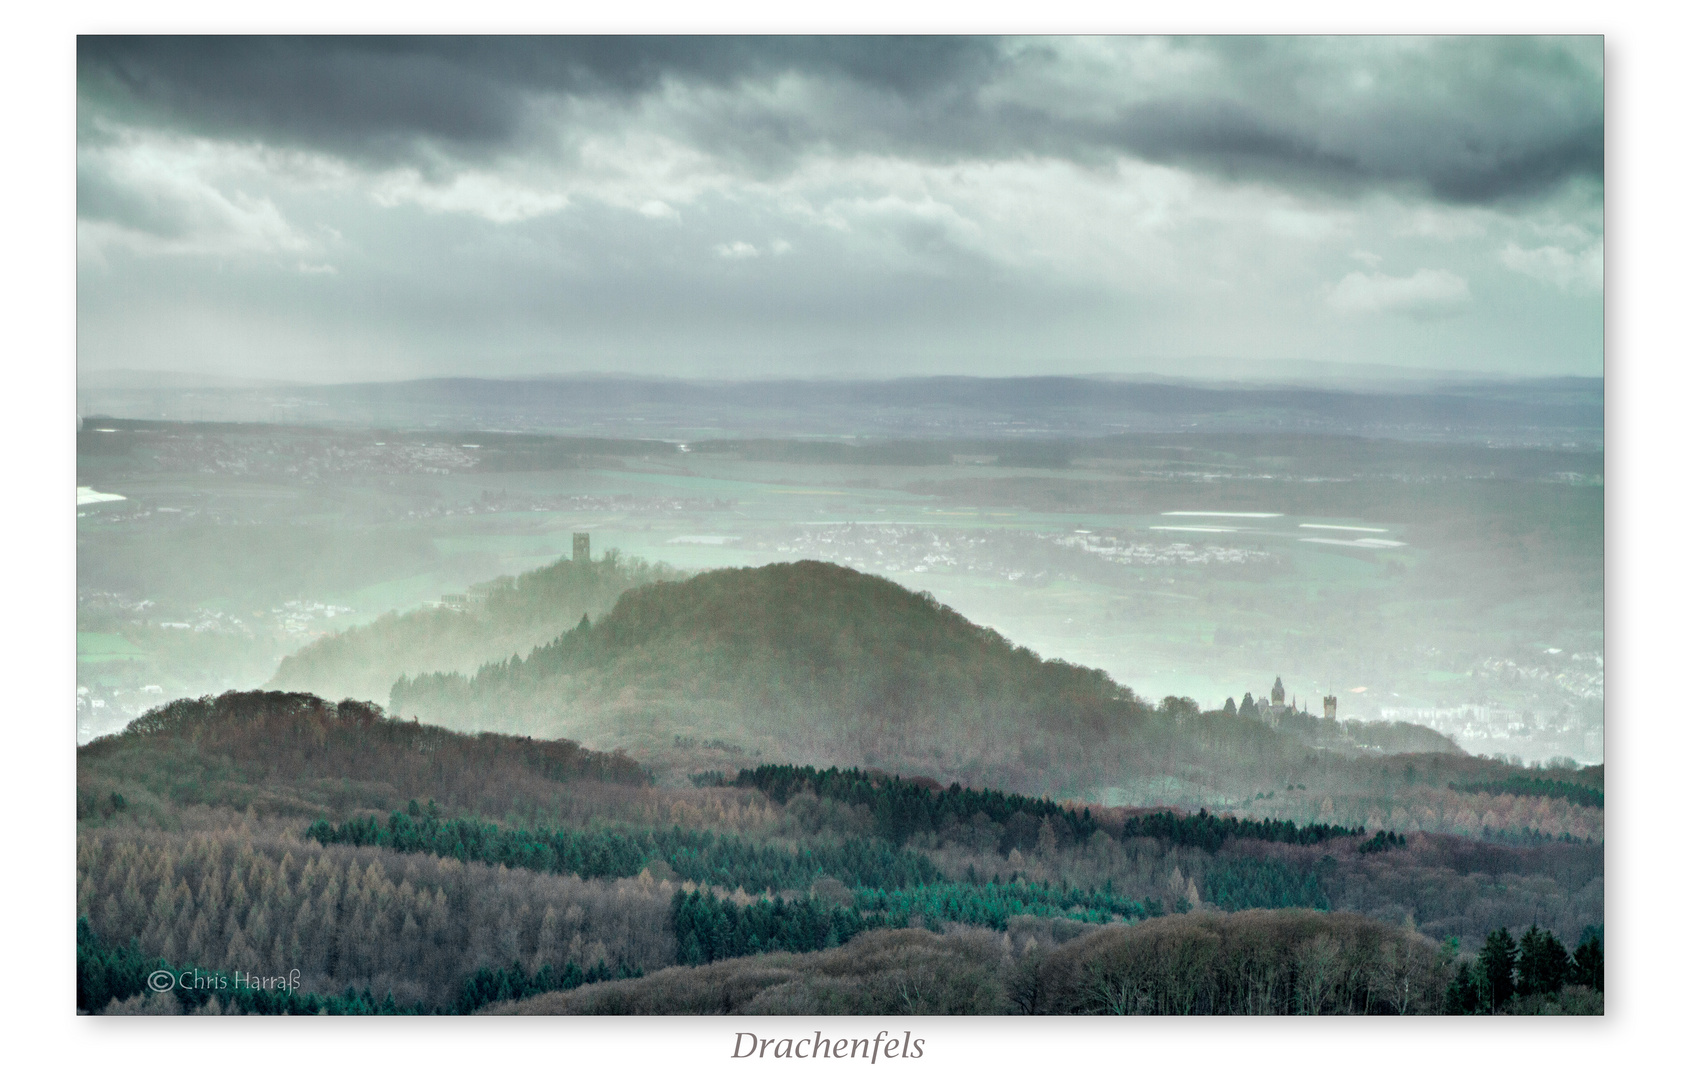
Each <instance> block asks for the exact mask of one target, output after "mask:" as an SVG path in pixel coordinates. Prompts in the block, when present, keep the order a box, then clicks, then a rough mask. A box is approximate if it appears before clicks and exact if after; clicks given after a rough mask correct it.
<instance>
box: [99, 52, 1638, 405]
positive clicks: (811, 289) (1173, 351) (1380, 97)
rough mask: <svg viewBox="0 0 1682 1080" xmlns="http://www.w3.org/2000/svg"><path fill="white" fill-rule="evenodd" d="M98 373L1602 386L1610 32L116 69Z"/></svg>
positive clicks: (273, 59) (255, 58)
mask: <svg viewBox="0 0 1682 1080" xmlns="http://www.w3.org/2000/svg"><path fill="white" fill-rule="evenodd" d="M77 82H78V94H77V214H78V224H77V246H78V251H77V263H78V287H77V294H78V304H77V309H78V310H77V324H78V360H79V365H80V368H81V370H82V371H83V373H84V374H86V373H91V372H96V371H107V370H113V369H151V370H167V371H185V372H198V373H215V374H220V375H228V376H239V377H256V378H277V379H288V380H300V381H315V380H335V381H336V380H341V379H356V380H361V379H392V378H407V377H416V376H428V375H460V374H470V375H527V374H540V373H563V372H579V371H592V372H619V373H634V374H666V375H678V376H707V377H719V376H740V377H748V376H763V375H775V376H797V377H802V376H826V377H828V376H889V375H905V374H937V373H943V374H982V375H1004V374H1023V373H1098V372H1118V373H1120V372H1128V371H1159V372H1165V373H1173V372H1175V371H1176V370H1188V371H1189V370H1195V368H1196V364H1195V363H1194V362H1193V361H1194V360H1195V358H1222V359H1224V360H1226V361H1229V362H1234V363H1237V364H1238V365H1239V367H1240V368H1241V369H1242V370H1243V371H1245V372H1250V373H1253V374H1255V375H1256V376H1260V377H1265V376H1267V375H1268V374H1269V373H1271V372H1276V371H1281V370H1284V369H1285V368H1286V367H1288V366H1289V365H1290V364H1292V363H1294V362H1297V361H1317V362H1330V363H1337V364H1354V365H1389V366H1396V365H1399V366H1404V367H1411V368H1421V369H1436V370H1457V371H1487V372H1496V373H1507V374H1514V375H1557V374H1573V375H1595V376H1598V375H1600V374H1601V373H1602V370H1603V350H1602V328H1603V317H1602V291H1603V284H1602V282H1603V276H1604V275H1603V269H1602V267H1603V235H1604V230H1603V217H1604V199H1603V189H1604V185H1603V168H1602V160H1603V140H1604V119H1603V116H1604V72H1603V63H1602V50H1601V41H1600V39H1599V38H1576V39H1535V38H1499V37H1485V38H1439V39H1407V38H1347V37H1343V38H1231V39H1149V38H1075V39H1063V38H1045V37H1034V38H1025V39H1004V40H998V39H990V38H909V39H893V38H839V39H836V38H830V39H819V38H730V37H705V38H675V39H669V38H647V37H628V38H605V39H604V38H486V39H472V38H406V39H381V38H352V39H337V38H303V39H291V38H287V39H282V38H204V37H196V38H185V39H179V38H139V39H129V38H102V37H84V38H82V39H80V41H79V45H78V64H77Z"/></svg>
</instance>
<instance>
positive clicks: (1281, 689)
mask: <svg viewBox="0 0 1682 1080" xmlns="http://www.w3.org/2000/svg"><path fill="white" fill-rule="evenodd" d="M1271 697H1272V699H1273V704H1275V705H1283V704H1285V680H1284V679H1282V678H1280V677H1279V676H1277V675H1275V676H1274V677H1273V693H1272V695H1271Z"/></svg>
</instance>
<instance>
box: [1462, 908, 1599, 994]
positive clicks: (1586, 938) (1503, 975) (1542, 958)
mask: <svg viewBox="0 0 1682 1080" xmlns="http://www.w3.org/2000/svg"><path fill="white" fill-rule="evenodd" d="M1600 929H1601V928H1600V927H1598V926H1593V927H1588V928H1585V929H1584V931H1583V933H1582V935H1581V938H1580V939H1579V941H1578V943H1577V951H1576V952H1574V953H1568V952H1566V950H1565V946H1564V945H1563V944H1561V943H1560V940H1559V938H1557V937H1555V936H1554V932H1553V931H1552V930H1543V929H1540V928H1538V927H1537V926H1536V924H1534V923H1532V924H1531V926H1530V929H1529V930H1526V931H1525V932H1524V936H1523V937H1522V938H1520V939H1519V940H1518V941H1516V942H1515V941H1514V940H1513V935H1512V934H1511V933H1510V932H1509V931H1508V930H1507V928H1506V927H1504V926H1503V927H1501V928H1499V929H1497V930H1494V931H1492V932H1491V933H1490V935H1489V936H1488V937H1487V938H1485V939H1484V943H1483V948H1481V949H1479V950H1478V956H1477V959H1476V960H1474V961H1471V962H1466V961H1462V962H1461V963H1459V964H1458V965H1456V967H1455V971H1454V979H1453V981H1452V982H1450V983H1449V986H1448V990H1447V991H1446V992H1445V994H1444V998H1443V1011H1444V1012H1446V1013H1450V1014H1459V1015H1468V1014H1479V1013H1497V1012H1502V1011H1508V1010H1512V1011H1544V1010H1545V1009H1546V1005H1548V1004H1552V1005H1554V1006H1556V1007H1558V1006H1560V1005H1562V1004H1564V1003H1563V1002H1561V1001H1560V995H1561V993H1562V991H1564V990H1565V989H1566V988H1567V987H1582V988H1583V989H1584V990H1592V991H1595V992H1597V993H1604V992H1605V989H1606V956H1605V951H1604V949H1603V947H1602V945H1601V940H1600ZM1449 947H1450V948H1452V947H1453V946H1452V944H1451V945H1450V946H1449ZM1527 998H1528V999H1532V1000H1531V1001H1529V1002H1524V1001H1523V1000H1522V999H1527ZM1537 998H1543V999H1552V1000H1551V1001H1548V1002H1541V1001H1536V1000H1534V999H1537ZM1515 999H1520V1000H1518V1001H1515ZM1517 1004H1528V1006H1529V1008H1525V1009H1516V1010H1515V1009H1514V1008H1513V1007H1514V1005H1517Z"/></svg>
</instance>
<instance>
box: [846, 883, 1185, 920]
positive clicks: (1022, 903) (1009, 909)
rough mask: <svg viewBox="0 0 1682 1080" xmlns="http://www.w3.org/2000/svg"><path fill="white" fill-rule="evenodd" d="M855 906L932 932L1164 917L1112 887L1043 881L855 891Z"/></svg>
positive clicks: (1152, 906)
mask: <svg viewBox="0 0 1682 1080" xmlns="http://www.w3.org/2000/svg"><path fill="white" fill-rule="evenodd" d="M853 902H854V905H855V906H856V907H857V908H858V910H859V911H861V912H866V913H874V912H880V913H881V914H882V915H883V916H884V917H885V919H886V925H888V926H909V925H911V921H912V920H913V919H920V920H921V921H922V922H923V924H924V925H925V926H927V927H928V928H929V929H931V930H940V929H941V928H942V926H943V925H944V924H946V923H963V924H965V925H969V926H985V927H988V928H990V929H993V930H1004V929H1005V928H1006V927H1007V926H1009V924H1010V921H1011V920H1012V919H1016V918H1020V917H1022V916H1024V915H1034V916H1040V917H1042V918H1054V919H1071V920H1074V921H1076V922H1086V923H1107V922H1112V921H1115V920H1117V919H1143V918H1147V917H1149V916H1151V915H1160V914H1162V907H1161V905H1160V904H1154V903H1143V904H1142V903H1139V902H1137V901H1135V900H1132V899H1130V898H1128V897H1126V896H1121V895H1119V894H1117V893H1115V892H1113V891H1111V890H1110V889H1109V888H1107V887H1106V888H1101V889H1081V888H1077V887H1075V886H1072V885H1068V884H1066V883H1051V882H1040V881H1013V882H1007V883H1000V882H987V883H977V882H944V883H942V884H939V885H923V886H919V887H917V888H913V889H899V890H894V891H888V890H883V889H869V888H861V889H855V890H853Z"/></svg>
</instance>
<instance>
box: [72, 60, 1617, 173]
mask: <svg viewBox="0 0 1682 1080" xmlns="http://www.w3.org/2000/svg"><path fill="white" fill-rule="evenodd" d="M1590 45H1591V49H1590V50H1587V51H1586V50H1585V49H1584V42H1583V41H1581V40H1579V41H1576V42H1553V41H1547V40H1533V39H1504V38H1493V39H1442V40H1440V41H1429V42H1426V43H1423V44H1422V45H1420V46H1419V47H1418V48H1400V47H1398V48H1397V49H1395V50H1393V53H1394V55H1392V54H1391V53H1390V52H1385V51H1384V49H1383V47H1382V45H1381V46H1380V47H1379V48H1377V49H1375V50H1367V51H1365V52H1363V53H1360V54H1359V55H1357V56H1356V57H1355V58H1353V59H1351V57H1350V56H1349V55H1346V53H1349V52H1353V51H1354V50H1345V51H1344V53H1340V54H1337V55H1328V54H1326V53H1325V52H1323V51H1316V49H1315V48H1314V47H1313V43H1312V42H1309V43H1306V44H1305V43H1304V41H1302V40H1299V39H1267V38H1237V39H1213V40H1192V39H1176V40H1174V41H1173V42H1172V43H1170V44H1169V45H1168V46H1167V47H1168V48H1169V49H1170V50H1171V51H1173V52H1175V53H1176V54H1180V55H1183V56H1190V57H1195V58H1197V59H1198V60H1200V61H1205V63H1203V65H1202V67H1201V68H1200V69H1199V70H1198V72H1197V74H1196V75H1195V77H1194V78H1195V81H1193V82H1189V83H1186V84H1185V85H1174V84H1173V81H1172V80H1166V81H1165V80H1163V79H1161V78H1160V77H1156V75H1155V74H1154V73H1152V72H1149V71H1143V70H1139V69H1142V68H1143V66H1144V65H1141V64H1139V63H1138V62H1137V59H1136V58H1135V57H1131V56H1130V55H1129V54H1128V53H1127V52H1126V51H1125V50H1123V51H1121V52H1119V53H1117V54H1116V56H1115V57H1114V60H1113V63H1111V64H1110V65H1108V70H1095V69H1094V68H1093V66H1092V65H1091V63H1090V60H1088V64H1087V67H1086V68H1084V69H1082V74H1079V75H1074V74H1068V73H1066V72H1065V70H1064V69H1065V68H1066V67H1068V65H1067V64H1066V62H1065V58H1064V57H1063V56H1062V55H1061V54H1060V53H1059V48H1058V42H1057V41H1056V40H1055V39H1028V40H1027V41H1016V42H1011V41H1006V40H1000V39H992V38H937V37H920V38H875V37H872V38H856V37H855V38H740V37H681V38H663V37H564V38H529V37H526V38H210V37H201V38H93V37H88V38H83V39H81V41H80V44H79V50H78V54H79V68H80V74H79V78H80V86H81V96H82V100H83V104H84V112H87V111H89V110H91V111H92V112H94V113H101V114H109V115H112V116H115V117H119V118H123V119H127V120H130V121H132V122H137V123H142V124H162V125H165V126H170V127H175V128H180V129H185V130H190V131H196V132H202V133H206V134H213V135H218V136H223V137H236V138H250V139H259V140H263V141H266V142H271V143H275V144H279V145H290V146H301V147H306V148H312V149H320V150H324V151H327V152H330V153H332V154H335V155H337V156H341V157H345V158H348V159H351V160H357V161H361V162H364V163H369V164H374V165H389V164H397V163H402V164H413V165H417V166H419V167H422V168H425V169H428V170H430V169H431V168H433V167H435V166H436V165H437V164H438V155H439V154H440V153H442V154H444V155H446V156H447V157H454V158H467V159H482V158H484V157H488V156H495V155H499V154H507V153H519V152H522V151H523V150H524V149H526V148H527V147H529V146H530V145H531V144H533V143H534V142H535V141H537V140H540V139H541V138H542V137H543V134H544V132H543V130H542V125H541V123H539V122H538V119H537V114H536V112H535V111H534V108H535V106H536V105H538V104H539V103H541V102H544V101H559V102H563V103H572V104H578V103H588V104H593V105H598V106H602V105H605V106H607V107H608V108H610V109H612V108H618V109H620V110H621V112H622V114H623V115H622V122H623V123H625V124H631V123H633V122H639V121H638V120H637V118H636V117H634V116H633V113H634V110H635V109H636V107H637V106H638V105H639V104H643V103H648V102H650V101H652V100H653V99H655V98H656V97H657V96H659V95H668V97H667V100H665V102H664V104H665V108H664V111H661V110H660V109H655V110H653V111H652V112H650V113H649V114H648V116H645V117H643V118H641V122H647V123H652V124H655V125H657V126H659V127H660V128H661V129H662V130H663V131H664V132H665V133H666V134H668V135H671V136H673V137H677V138H680V139H684V140H686V141H688V142H690V143H692V144H694V145H696V146H698V147H700V148H702V149H704V150H707V151H709V152H711V153H714V154H717V155H719V156H721V157H724V158H727V159H731V160H735V161H737V162H739V163H740V164H741V165H742V166H743V167H745V168H747V169H749V170H750V171H756V172H763V171H766V170H777V169H781V168H783V167H786V166H788V165H790V164H793V163H794V162H796V161H798V160H799V159H800V158H801V157H802V156H803V155H805V154H808V153H811V152H815V151H830V152H842V153H847V152H855V153H856V152H868V153H882V154H890V155H895V156H901V157H908V158H912V159H919V160H945V161H951V160H962V159H978V160H1000V159H1008V158H1014V157H1021V156H1024V155H1028V154H1037V155H1042V156H1048V157H1060V158H1066V159H1069V160H1072V161H1077V162H1081V163H1084V164H1098V163H1102V162H1104V161H1107V160H1113V159H1114V158H1115V157H1116V156H1117V155H1128V156H1133V157H1139V158H1143V159H1146V160H1150V161H1156V162H1162V163H1169V164H1176V165H1181V166H1186V167H1190V168H1194V169H1199V170H1203V171H1208V172H1212V173H1215V174H1219V175H1225V176H1228V177H1232V178H1237V179H1247V178H1255V179H1263V180H1268V181H1272V182H1278V183H1285V184H1302V185H1309V186H1321V187H1325V186H1330V187H1334V188H1345V189H1352V190H1359V189H1362V188H1368V187H1375V186H1400V187H1413V188H1416V189H1419V190H1421V191H1423V192H1426V193H1429V194H1430V195H1432V196H1434V197H1436V198H1439V199H1443V200H1447V201H1453V202H1490V201H1496V200H1500V199H1504V198H1508V197H1513V196H1520V197H1522V196H1527V195H1534V194H1537V193H1541V192H1544V191H1546V190H1549V189H1551V188H1552V187H1554V186H1556V185H1557V184H1558V183H1559V182H1561V181H1564V180H1568V179H1572V178H1588V179H1590V180H1598V179H1599V178H1600V176H1601V174H1602V147H1603V142H1604V125H1603V121H1602V114H1603V90H1602V87H1603V76H1602V74H1601V72H1600V70H1599V67H1598V58H1597V57H1596V56H1595V55H1593V51H1592V42H1591V43H1590ZM782 76H796V77H800V78H802V79H804V80H806V84H807V86H808V87H809V88H815V89H809V92H808V93H807V94H805V95H804V96H798V97H796V98H794V99H790V98H788V97H786V96H784V95H778V94H770V93H753V92H751V91H752V90H753V89H754V88H760V89H763V88H766V87H769V86H771V85H772V84H773V83H774V82H775V81H776V80H777V79H778V78H779V77H782ZM1359 78H1364V79H1365V85H1362V86H1355V85H1352V84H1351V80H1352V79H1359ZM1036 80H1037V82H1038V85H1039V86H1040V89H1039V91H1038V92H1027V91H1025V90H1024V87H1026V86H1030V85H1032V84H1035V82H1036ZM1047 84H1049V85H1051V86H1052V90H1051V91H1050V92H1048V91H1046V90H1045V89H1044V86H1045V85H1047ZM686 94H687V97H686V96H685V95H686ZM554 122H555V121H554V120H553V118H552V116H551V119H550V120H549V123H550V124H553V123H554ZM563 124H564V121H563ZM562 134H563V135H564V132H562Z"/></svg>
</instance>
